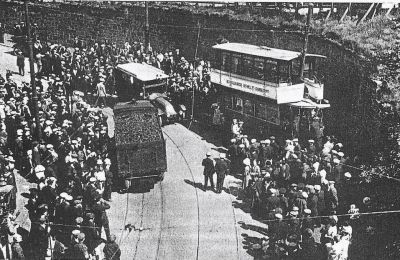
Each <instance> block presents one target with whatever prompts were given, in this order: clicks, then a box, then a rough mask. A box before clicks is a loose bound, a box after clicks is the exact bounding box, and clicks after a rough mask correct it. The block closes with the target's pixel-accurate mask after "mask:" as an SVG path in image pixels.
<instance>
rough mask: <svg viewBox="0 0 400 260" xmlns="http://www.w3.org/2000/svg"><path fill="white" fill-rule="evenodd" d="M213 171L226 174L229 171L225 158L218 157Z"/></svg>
mask: <svg viewBox="0 0 400 260" xmlns="http://www.w3.org/2000/svg"><path fill="white" fill-rule="evenodd" d="M215 171H216V172H217V174H218V175H226V174H227V173H228V171H229V164H228V161H227V160H224V159H219V160H217V162H216V163H215Z"/></svg>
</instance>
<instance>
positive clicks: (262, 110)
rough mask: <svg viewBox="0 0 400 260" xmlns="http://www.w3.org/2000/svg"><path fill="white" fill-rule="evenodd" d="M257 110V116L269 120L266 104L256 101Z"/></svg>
mask: <svg viewBox="0 0 400 260" xmlns="http://www.w3.org/2000/svg"><path fill="white" fill-rule="evenodd" d="M255 112H256V113H255V115H256V117H258V118H261V119H264V120H267V118H268V117H267V114H266V104H263V103H256V105H255Z"/></svg>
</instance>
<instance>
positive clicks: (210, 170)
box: [201, 157, 215, 176]
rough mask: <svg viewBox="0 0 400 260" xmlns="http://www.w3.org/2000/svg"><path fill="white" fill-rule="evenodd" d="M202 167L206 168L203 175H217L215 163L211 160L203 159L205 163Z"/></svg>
mask: <svg viewBox="0 0 400 260" xmlns="http://www.w3.org/2000/svg"><path fill="white" fill-rule="evenodd" d="M201 165H203V166H204V171H203V174H204V175H206V176H210V175H213V174H214V173H215V168H214V161H213V160H212V159H211V158H208V157H207V158H205V159H203V162H202V163H201Z"/></svg>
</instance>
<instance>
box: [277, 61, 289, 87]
mask: <svg viewBox="0 0 400 260" xmlns="http://www.w3.org/2000/svg"><path fill="white" fill-rule="evenodd" d="M289 72H290V66H289V64H288V63H286V62H285V63H283V62H282V63H280V64H279V82H290V81H291V79H290V75H289Z"/></svg>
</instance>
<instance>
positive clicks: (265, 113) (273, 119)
mask: <svg viewBox="0 0 400 260" xmlns="http://www.w3.org/2000/svg"><path fill="white" fill-rule="evenodd" d="M255 116H256V117H258V118H261V119H263V120H265V121H267V122H270V123H273V124H279V108H278V105H277V104H272V103H256V104H255Z"/></svg>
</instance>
